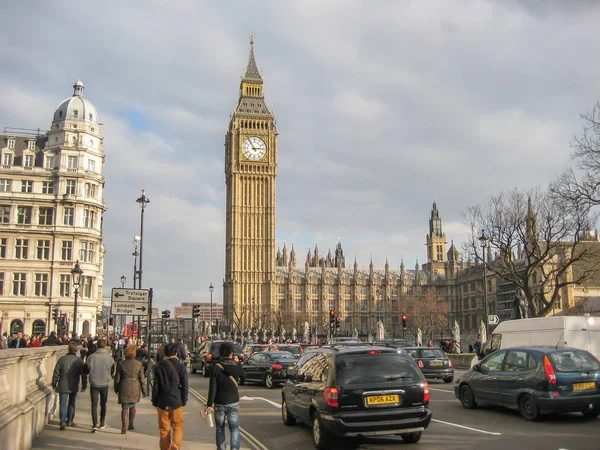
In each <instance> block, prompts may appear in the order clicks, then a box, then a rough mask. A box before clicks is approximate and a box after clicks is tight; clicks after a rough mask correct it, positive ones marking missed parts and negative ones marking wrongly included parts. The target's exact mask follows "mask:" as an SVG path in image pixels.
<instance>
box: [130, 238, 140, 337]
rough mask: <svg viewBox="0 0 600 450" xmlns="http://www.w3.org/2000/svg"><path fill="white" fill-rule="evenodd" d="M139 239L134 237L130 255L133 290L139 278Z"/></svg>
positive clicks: (138, 323) (132, 317)
mask: <svg viewBox="0 0 600 450" xmlns="http://www.w3.org/2000/svg"><path fill="white" fill-rule="evenodd" d="M140 239H141V237H140V236H134V237H133V253H132V254H131V256H133V289H135V286H136V285H135V281H136V280H139V277H140V273H139V272H138V270H137V261H138V256H140V254H139V252H138V243H139V242H140ZM131 322H132V324H133V322H135V316H134V315H132V316H131ZM137 325H138V328H137V331H138V332H137V337H138V338H139V337H140V316H139V315H138V316H137ZM131 337H133V331H132V334H131Z"/></svg>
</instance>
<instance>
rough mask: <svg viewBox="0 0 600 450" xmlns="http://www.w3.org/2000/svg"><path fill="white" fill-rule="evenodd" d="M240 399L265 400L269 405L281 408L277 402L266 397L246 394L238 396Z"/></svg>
mask: <svg viewBox="0 0 600 450" xmlns="http://www.w3.org/2000/svg"><path fill="white" fill-rule="evenodd" d="M240 400H251V401H254V400H262V401H265V402H267V403H269V404H271V405H273V406H274V407H275V408H279V409H281V405H280V404H279V403H275V402H274V401H271V400H269V399H268V398H264V397H248V396H247V395H244V396H243V397H240Z"/></svg>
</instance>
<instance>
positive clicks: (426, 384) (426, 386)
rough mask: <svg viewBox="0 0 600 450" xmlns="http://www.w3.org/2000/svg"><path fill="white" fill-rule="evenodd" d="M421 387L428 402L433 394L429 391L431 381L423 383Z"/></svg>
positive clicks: (425, 400)
mask: <svg viewBox="0 0 600 450" xmlns="http://www.w3.org/2000/svg"><path fill="white" fill-rule="evenodd" d="M421 389H423V401H424V402H428V401H429V400H430V399H431V394H430V393H429V383H427V382H425V383H421Z"/></svg>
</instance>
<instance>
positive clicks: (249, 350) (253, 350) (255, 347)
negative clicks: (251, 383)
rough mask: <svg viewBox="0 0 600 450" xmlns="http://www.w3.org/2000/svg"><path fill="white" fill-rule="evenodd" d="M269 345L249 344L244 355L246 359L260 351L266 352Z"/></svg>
mask: <svg viewBox="0 0 600 450" xmlns="http://www.w3.org/2000/svg"><path fill="white" fill-rule="evenodd" d="M268 347H269V346H268V345H267V344H248V345H246V346H245V347H244V356H245V357H246V359H248V358H250V357H251V356H252V355H254V354H255V353H258V352H264V351H265V350H267V348H268Z"/></svg>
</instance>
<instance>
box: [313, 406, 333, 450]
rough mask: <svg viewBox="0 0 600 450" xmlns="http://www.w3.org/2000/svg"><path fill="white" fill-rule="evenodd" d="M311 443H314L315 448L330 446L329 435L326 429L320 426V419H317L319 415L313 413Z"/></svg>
mask: <svg viewBox="0 0 600 450" xmlns="http://www.w3.org/2000/svg"><path fill="white" fill-rule="evenodd" d="M312 428H313V444H315V448H317V449H319V450H321V449H327V448H329V447H331V445H330V441H331V437H330V435H329V433H328V432H327V431H325V430H324V429H323V427H322V426H321V421H320V420H319V415H318V414H317V413H315V414H314V415H313V427H312Z"/></svg>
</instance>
